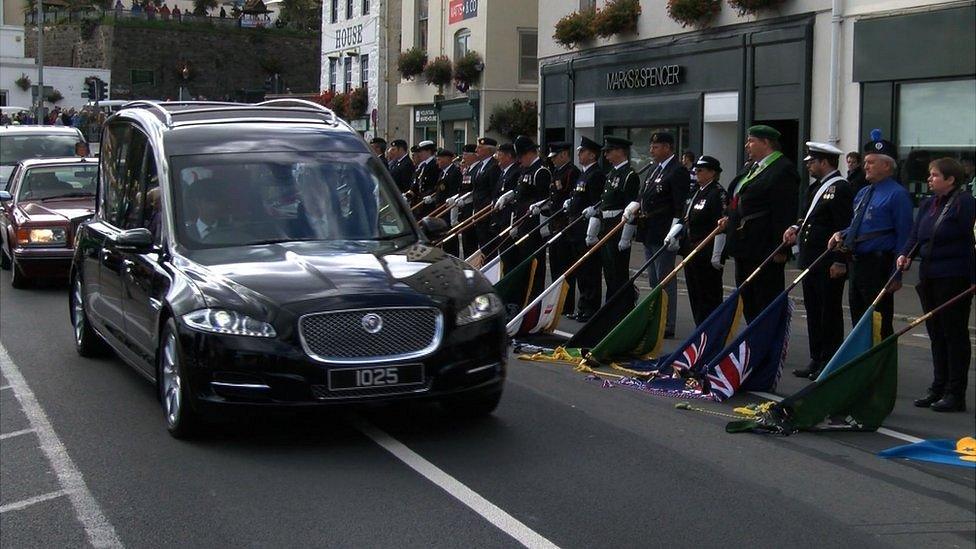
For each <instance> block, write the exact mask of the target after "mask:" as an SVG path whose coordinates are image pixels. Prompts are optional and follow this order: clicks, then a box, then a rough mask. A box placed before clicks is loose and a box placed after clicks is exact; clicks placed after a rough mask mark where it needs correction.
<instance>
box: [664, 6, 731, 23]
mask: <svg viewBox="0 0 976 549" xmlns="http://www.w3.org/2000/svg"><path fill="white" fill-rule="evenodd" d="M721 11H722V0H668V15H669V16H670V17H671V19H674V20H675V21H677V22H678V23H681V26H682V27H689V26H691V27H707V26H708V25H709V24H711V22H712V20H713V19H715V17H716V16H717V15H718V14H719V12H721Z"/></svg>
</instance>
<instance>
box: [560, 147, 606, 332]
mask: <svg viewBox="0 0 976 549" xmlns="http://www.w3.org/2000/svg"><path fill="white" fill-rule="evenodd" d="M600 149H601V146H600V144H599V143H597V142H596V141H593V140H592V139H590V138H588V137H585V136H584V137H581V138H580V144H579V147H577V148H576V158H577V159H578V160H579V165H580V166H581V169H580V173H579V175H578V176H577V178H576V182H575V184H574V185H573V188H572V191H571V193H570V198H569V203H568V204H566V215H567V217H568V218H569V220H570V221H572V220H573V219H576V218H577V217H579V216H580V215H582V214H583V210H585V209H586V208H589V207H590V206H593V205H594V204H596V203H597V202H599V201H600V196H601V195H602V194H603V187H604V185H605V183H606V174H605V173H604V172H603V169H602V168H600V163H599V159H600ZM564 238H566V239H567V240H568V241H569V244H570V246H571V252H570V257H572V258H573V259H574V260H575V259H578V258H580V257H583V254H585V253H586V250H587V245H586V242H585V238H586V225H585V224H584V223H582V222H581V223H577V224H576V225H575V226H574V227H572V228H571V229H570V230H569V233H568V234H567V235H566V237H564ZM601 264H602V262H601V259H600V256H599V255H598V254H594V255H592V256H591V257H590V258H589V259H587V260H586V261H585V262H584V263H583V264H582V265H581V266H580V268H579V269H578V270H577V271H576V276H575V277H573V278H574V280H575V285H576V286H577V287H578V288H579V302H578V304H577V307H576V309H575V310H576V314H575V315H568V318H571V319H573V320H577V321H579V322H582V323H585V322H588V321H589V320H590V317H592V316H593V315H594V313H596V312H597V310H598V309H599V308H600V296H601V294H602V290H603V288H602V285H603V284H602V281H601V278H600V271H601ZM572 288H573V285H572V283H571V284H570V291H572Z"/></svg>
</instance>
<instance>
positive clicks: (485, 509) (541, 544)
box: [353, 417, 558, 549]
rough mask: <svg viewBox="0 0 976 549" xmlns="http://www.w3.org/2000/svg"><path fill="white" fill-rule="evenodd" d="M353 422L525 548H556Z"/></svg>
mask: <svg viewBox="0 0 976 549" xmlns="http://www.w3.org/2000/svg"><path fill="white" fill-rule="evenodd" d="M353 422H354V423H355V425H356V427H357V428H358V429H359V430H360V431H362V433H363V434H364V435H366V436H367V437H369V438H371V439H372V440H373V442H375V443H376V444H378V445H380V446H381V447H382V448H383V449H384V450H386V451H387V452H389V453H391V454H393V456H394V457H396V458H397V459H399V460H400V461H402V462H403V463H405V464H406V465H407V466H409V467H410V468H411V469H413V470H414V471H416V472H418V473H420V474H421V476H423V477H424V478H426V479H427V480H429V481H431V482H433V483H434V484H436V485H437V486H438V487H440V488H441V489H442V490H444V491H445V492H447V493H448V494H449V495H451V497H453V498H454V499H456V500H458V501H460V502H461V503H463V504H464V505H466V506H467V507H468V508H470V509H471V510H472V511H474V512H475V513H478V514H479V515H481V516H482V517H484V519H485V520H487V521H488V522H490V523H492V524H493V525H495V526H496V527H497V528H498V529H500V530H501V531H503V532H505V533H506V534H508V535H509V536H512V537H513V538H515V540H516V541H518V542H519V543H521V544H522V545H524V546H525V547H531V548H555V549H558V546H557V545H555V544H554V543H552V542H551V541H549V540H548V539H546V538H544V537H543V536H542V535H540V534H539V533H537V532H536V531H534V530H532V529H531V528H529V527H528V526H526V525H525V524H522V523H521V522H520V521H519V520H518V519H516V518H515V517H513V516H511V515H509V514H508V513H506V512H505V511H503V510H501V509H500V508H498V506H496V505H495V504H493V503H492V502H490V501H488V500H487V499H485V498H483V497H482V496H480V495H479V494H478V493H477V492H475V491H474V490H472V489H471V488H468V487H467V486H465V485H464V484H462V483H461V482H460V481H458V480H457V479H455V478H454V477H452V476H451V475H449V474H447V473H445V472H444V471H443V470H441V469H440V468H439V467H437V466H436V465H434V464H433V463H431V462H429V461H427V460H426V459H424V458H423V457H422V456H421V455H420V454H418V453H416V452H414V451H413V450H411V449H410V448H407V446H406V445H404V444H403V443H402V442H400V441H399V440H397V439H395V438H393V437H392V436H390V435H388V434H387V433H386V432H384V431H383V430H381V429H380V428H378V427H376V426H375V425H373V424H371V423H369V422H368V421H366V420H364V419H362V418H358V417H357V418H354V420H353Z"/></svg>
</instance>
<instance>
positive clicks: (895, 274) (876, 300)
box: [871, 242, 918, 309]
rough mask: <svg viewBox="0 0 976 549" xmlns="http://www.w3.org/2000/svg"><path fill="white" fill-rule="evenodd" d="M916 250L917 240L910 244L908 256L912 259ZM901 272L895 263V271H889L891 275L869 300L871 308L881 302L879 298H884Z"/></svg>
mask: <svg viewBox="0 0 976 549" xmlns="http://www.w3.org/2000/svg"><path fill="white" fill-rule="evenodd" d="M916 251H918V243H917V242H916V243H915V245H914V246H912V249H911V250H909V251H908V257H911V258H913V259H914V258H915V252H916ZM901 273H902V270H901V269H899V268H898V266H897V265H895V272H893V273H891V276H890V277H888V281H887V282H885V283H884V286H882V287H881V291H880V292H878V296H877V297H875V298H874V301H872V302H871V308H872V309H874V308H876V307H877V306H878V304H879V303H881V300H882V299H884V296H885V294H887V293H888V288H890V287H891V284H892V283H893V282H894V281H895V279H897V278H898V277H899V276H901Z"/></svg>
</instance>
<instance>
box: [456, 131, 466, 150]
mask: <svg viewBox="0 0 976 549" xmlns="http://www.w3.org/2000/svg"><path fill="white" fill-rule="evenodd" d="M463 149H464V128H454V153H455V154H457V153H458V152H460V151H461V150H463Z"/></svg>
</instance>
